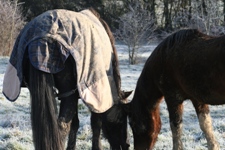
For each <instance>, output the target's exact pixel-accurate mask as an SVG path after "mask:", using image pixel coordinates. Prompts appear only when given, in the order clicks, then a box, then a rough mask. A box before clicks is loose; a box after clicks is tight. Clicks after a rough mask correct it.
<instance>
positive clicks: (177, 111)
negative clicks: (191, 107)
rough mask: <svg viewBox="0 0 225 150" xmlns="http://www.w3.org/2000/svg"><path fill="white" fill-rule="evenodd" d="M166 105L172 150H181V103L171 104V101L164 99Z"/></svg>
mask: <svg viewBox="0 0 225 150" xmlns="http://www.w3.org/2000/svg"><path fill="white" fill-rule="evenodd" d="M166 103H167V108H168V111H169V118H170V128H171V131H172V136H173V150H183V144H182V141H181V135H182V114H183V103H182V102H181V103H178V102H173V100H168V99H166Z"/></svg>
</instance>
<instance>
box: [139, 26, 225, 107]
mask: <svg viewBox="0 0 225 150" xmlns="http://www.w3.org/2000/svg"><path fill="white" fill-rule="evenodd" d="M224 40H225V36H221V37H211V36H207V35H205V34H202V33H200V32H199V31H197V30H181V31H178V32H176V33H175V34H172V35H171V36H169V37H167V38H166V39H165V40H164V41H163V42H161V43H160V44H159V46H158V47H156V49H155V50H154V51H153V53H152V55H151V56H150V57H149V59H148V60H147V62H146V64H145V67H144V69H143V72H144V73H142V76H143V78H145V77H144V76H146V78H150V80H152V82H154V84H155V85H154V86H157V88H158V89H160V91H161V92H162V93H163V95H164V96H165V97H173V98H175V99H178V100H185V99H194V100H199V101H202V102H204V103H208V104H223V103H225V94H224V93H225V59H224V58H225V43H224Z"/></svg>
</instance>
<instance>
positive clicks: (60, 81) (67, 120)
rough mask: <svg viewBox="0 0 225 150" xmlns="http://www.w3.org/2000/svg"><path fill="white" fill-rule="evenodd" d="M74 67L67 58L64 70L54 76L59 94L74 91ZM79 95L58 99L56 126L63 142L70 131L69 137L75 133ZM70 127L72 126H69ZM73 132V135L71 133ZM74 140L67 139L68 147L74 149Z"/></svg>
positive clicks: (74, 94)
mask: <svg viewBox="0 0 225 150" xmlns="http://www.w3.org/2000/svg"><path fill="white" fill-rule="evenodd" d="M73 70H74V65H73V64H72V63H71V61H70V59H69V58H68V59H67V60H66V62H65V68H64V70H62V71H61V72H58V73H56V74H54V81H55V86H56V88H57V89H58V91H59V93H61V94H63V93H66V92H69V91H71V90H74V89H76V85H77V84H76V79H75V76H74V72H73ZM78 98H79V93H78V91H76V92H75V93H73V94H70V95H68V96H63V97H61V98H59V99H60V100H61V103H60V111H59V116H58V125H59V128H60V129H61V132H62V136H63V140H64V141H65V139H66V136H67V135H68V134H69V131H71V134H70V135H71V136H73V134H75V133H76V131H77V129H76V128H78V126H79V120H78V114H77V104H78ZM71 125H72V126H71ZM73 131H75V133H72V132H73ZM71 140H76V139H69V147H75V145H74V144H75V143H76V142H75V141H71Z"/></svg>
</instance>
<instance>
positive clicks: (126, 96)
mask: <svg viewBox="0 0 225 150" xmlns="http://www.w3.org/2000/svg"><path fill="white" fill-rule="evenodd" d="M132 92H133V90H132V91H128V92H124V91H123V96H122V99H127V98H128V97H129V96H130V95H131V93H132Z"/></svg>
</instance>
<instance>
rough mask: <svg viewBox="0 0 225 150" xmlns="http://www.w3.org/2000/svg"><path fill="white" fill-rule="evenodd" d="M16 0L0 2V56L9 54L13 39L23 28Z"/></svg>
mask: <svg viewBox="0 0 225 150" xmlns="http://www.w3.org/2000/svg"><path fill="white" fill-rule="evenodd" d="M18 5H19V4H18V3H17V0H15V1H10V0H1V1H0V33H1V35H0V55H3V56H6V55H9V54H10V53H11V50H12V47H13V45H14V41H15V38H16V37H17V35H18V33H19V31H20V29H21V28H22V27H23V26H24V21H23V17H22V13H21V11H20V9H19V6H18Z"/></svg>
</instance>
